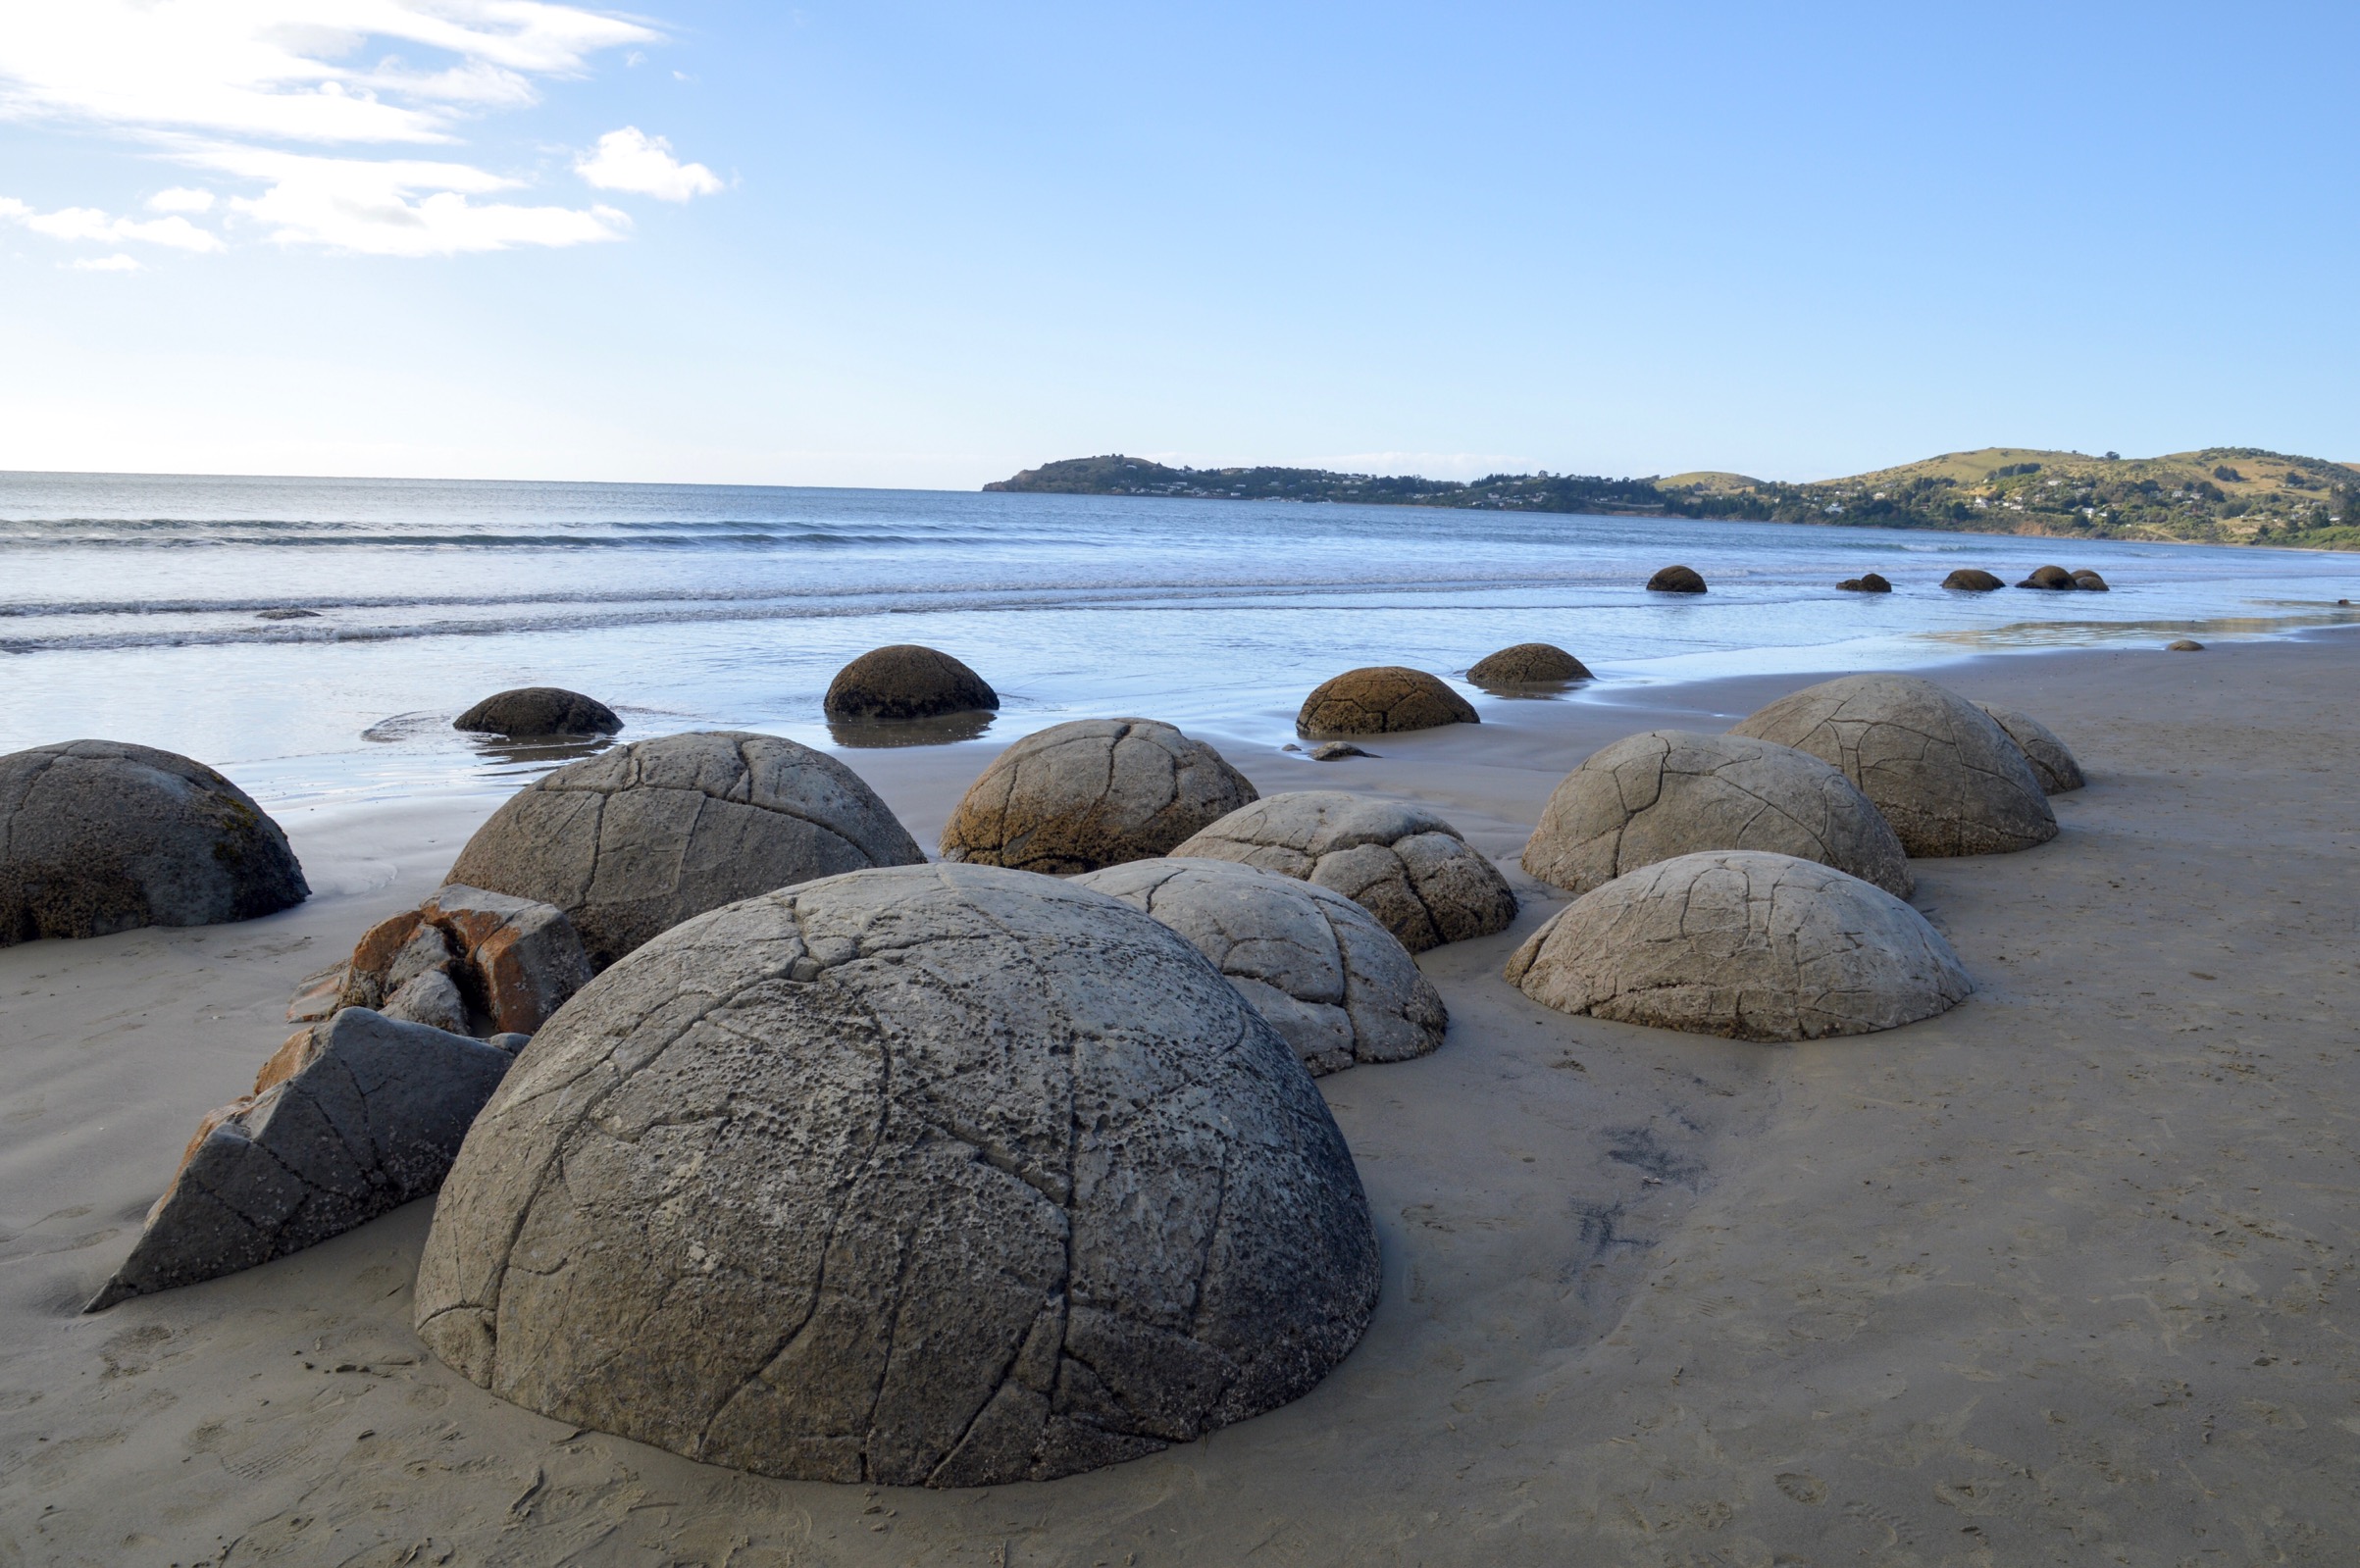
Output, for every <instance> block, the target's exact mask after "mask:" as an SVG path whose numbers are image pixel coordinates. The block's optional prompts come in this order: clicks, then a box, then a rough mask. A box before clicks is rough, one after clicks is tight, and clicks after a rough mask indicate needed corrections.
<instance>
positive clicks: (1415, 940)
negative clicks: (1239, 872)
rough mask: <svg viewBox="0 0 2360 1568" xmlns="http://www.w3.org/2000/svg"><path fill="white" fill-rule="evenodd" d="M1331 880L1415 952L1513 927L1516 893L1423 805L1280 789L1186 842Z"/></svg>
mask: <svg viewBox="0 0 2360 1568" xmlns="http://www.w3.org/2000/svg"><path fill="white" fill-rule="evenodd" d="M1172 853H1173V854H1174V855H1175V856H1198V857H1202V858H1204V859H1206V860H1234V861H1238V862H1241V863H1243V864H1245V865H1249V866H1259V867H1260V868H1261V869H1262V870H1264V871H1274V872H1277V873H1278V874H1279V875H1280V876H1282V877H1299V878H1301V879H1303V880H1304V881H1305V882H1309V883H1316V884H1317V885H1320V886H1322V887H1332V888H1334V889H1335V890H1336V891H1337V892H1340V893H1342V894H1343V895H1344V896H1345V897H1347V898H1350V899H1351V900H1353V902H1355V903H1357V904H1359V905H1360V906H1361V907H1362V908H1364V909H1366V910H1367V911H1368V912H1369V913H1370V914H1372V915H1374V916H1376V918H1377V920H1378V922H1379V923H1380V924H1382V925H1383V926H1384V928H1385V929H1386V930H1387V931H1389V932H1391V933H1393V935H1394V936H1395V937H1396V938H1397V939H1398V940H1399V941H1400V942H1401V944H1402V945H1403V946H1404V947H1407V948H1409V949H1410V951H1411V952H1413V953H1421V952H1424V951H1425V950H1426V949H1427V948H1429V947H1439V946H1441V945H1442V944H1443V943H1444V942H1455V941H1464V940H1466V939H1467V938H1468V937H1470V936H1489V935H1490V934H1491V933H1493V932H1495V931H1505V930H1506V929H1507V928H1508V924H1509V922H1511V921H1513V920H1514V919H1515V916H1516V895H1515V894H1514V893H1513V891H1511V890H1510V888H1509V885H1508V879H1507V878H1505V877H1503V876H1501V875H1500V868H1499V867H1497V866H1495V865H1493V864H1492V863H1491V862H1490V861H1489V860H1488V859H1486V858H1485V857H1484V856H1483V855H1482V853H1481V852H1480V851H1478V850H1476V849H1475V848H1473V847H1472V846H1471V845H1469V844H1468V843H1467V841H1466V840H1465V839H1464V838H1463V837H1462V836H1460V833H1459V830H1458V829H1456V828H1454V827H1452V826H1451V825H1450V824H1449V823H1447V822H1445V821H1443V820H1442V819H1441V818H1440V817H1438V816H1436V815H1435V814H1434V813H1433V812H1431V811H1428V810H1426V809H1425V808H1424V807H1423V806H1412V805H1407V804H1404V803H1403V802H1401V801H1398V800H1379V799H1376V798H1374V797H1372V796H1368V795H1356V794H1349V793H1347V792H1346V791H1344V790H1341V789H1298V790H1293V791H1291V792H1289V793H1287V794H1282V795H1272V796H1270V797H1269V798H1268V799H1266V800H1259V801H1257V802H1255V803H1254V804H1253V805H1251V806H1247V807H1245V808H1243V809H1242V810H1239V811H1234V812H1231V813H1230V814H1229V815H1228V816H1226V817H1223V818H1222V819H1221V820H1220V821H1218V822H1216V823H1214V824H1212V825H1211V826H1210V827H1208V828H1206V830H1205V831H1204V832H1203V833H1201V834H1198V835H1196V836H1195V837H1194V838H1191V839H1189V840H1188V841H1187V842H1186V843H1183V844H1181V845H1179V846H1178V847H1177V848H1175V849H1174V850H1173V851H1172Z"/></svg>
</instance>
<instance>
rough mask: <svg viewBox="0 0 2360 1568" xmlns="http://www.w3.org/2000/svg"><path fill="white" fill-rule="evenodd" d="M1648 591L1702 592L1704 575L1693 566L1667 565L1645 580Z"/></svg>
mask: <svg viewBox="0 0 2360 1568" xmlns="http://www.w3.org/2000/svg"><path fill="white" fill-rule="evenodd" d="M1647 590H1648V591H1649V592H1650V593H1702V592H1704V591H1705V579H1704V575H1703V574H1702V573H1700V572H1698V571H1697V570H1696V569H1695V568H1694V567H1689V566H1667V567H1666V568H1664V570H1663V571H1661V572H1658V573H1657V574H1656V575H1655V576H1654V577H1651V578H1649V579H1648V580H1647Z"/></svg>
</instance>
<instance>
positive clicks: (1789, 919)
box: [1506, 850, 1975, 1040]
mask: <svg viewBox="0 0 2360 1568" xmlns="http://www.w3.org/2000/svg"><path fill="white" fill-rule="evenodd" d="M1506 973H1507V978H1508V980H1509V982H1510V983H1511V984H1512V985H1513V986H1516V987H1517V988H1518V989H1520V990H1522V991H1523V992H1524V994H1525V995H1527V996H1529V997H1531V998H1532V999H1533V1000H1534V1001H1537V1002H1540V1003H1541V1004H1543V1005H1544V1006H1548V1007H1554V1008H1556V1009H1557V1010H1558V1011H1559V1012H1562V1013H1573V1014H1576V1015H1579V1014H1587V1015H1589V1016H1590V1017H1593V1018H1606V1019H1613V1020H1615V1021H1616V1022H1618V1023H1624V1024H1645V1025H1649V1026H1651V1027H1654V1028H1657V1029H1677V1030H1685V1031H1687V1032H1688V1033H1690V1034H1696V1035H1720V1036H1724V1037H1729V1038H1733V1039H1761V1040H1789V1039H1819V1038H1822V1037H1826V1036H1830V1035H1866V1034H1870V1033H1873V1032H1874V1031H1876V1030H1883V1029H1893V1028H1897V1027H1898V1026H1900V1025H1903V1024H1909V1023H1915V1022H1916V1021H1917V1020H1919V1019H1922V1018H1931V1017H1933V1016H1934V1015H1935V1014H1936V1013H1942V1012H1947V1011H1948V1010H1949V1009H1951V1008H1953V1007H1955V1006H1957V1005H1958V1004H1959V1003H1960V1002H1962V1001H1964V1000H1966V999H1967V996H1968V995H1969V993H1970V992H1972V991H1973V990H1974V988H1975V987H1974V985H1973V983H1972V982H1970V981H1969V980H1968V978H1967V972H1966V970H1965V969H1964V968H1962V967H1961V966H1960V964H1959V960H1958V955H1957V954H1956V953H1954V952H1952V951H1951V948H1950V944H1949V943H1948V942H1946V941H1944V940H1943V939H1942V937H1941V936H1940V935H1939V934H1938V933H1936V932H1935V930H1934V929H1933V928H1932V927H1931V926H1929V925H1927V924H1926V923H1925V917H1924V916H1923V915H1921V914H1919V913H1918V912H1917V911H1916V910H1915V909H1912V908H1911V907H1910V906H1909V905H1907V904H1905V903H1903V902H1902V901H1901V900H1900V899H1898V898H1895V897H1894V896H1893V895H1892V894H1891V893H1888V892H1886V891H1884V890H1883V889H1881V888H1878V887H1874V886H1872V885H1869V884H1868V883H1865V882H1862V881H1861V880H1860V879H1859V878H1857V877H1851V876H1847V875H1845V874H1844V873H1843V872H1840V871H1837V870H1835V869H1834V868H1832V867H1829V866H1822V865H1821V864H1819V863H1818V862H1816V861H1810V860H1800V859H1797V858H1796V857H1794V856H1792V855H1774V854H1765V853H1761V852H1757V851H1751V850H1728V851H1719V852H1715V853H1710V854H1697V855H1682V856H1679V857H1678V858H1676V859H1673V860H1665V861H1659V862H1657V863H1656V864H1655V865H1652V866H1648V867H1645V868H1643V869H1641V870H1639V871H1635V872H1633V873H1631V874H1630V875H1628V876H1626V877H1621V878H1618V879H1616V881H1614V882H1611V883H1608V884H1607V885H1605V886H1603V887H1600V888H1599V889H1597V890H1596V891H1595V892H1591V893H1585V894H1584V895H1582V896H1581V897H1580V898H1577V899H1575V900H1574V901H1573V902H1572V903H1570V904H1567V905H1566V906H1565V908H1564V909H1562V910H1560V911H1559V912H1558V914H1557V915H1556V916H1555V917H1554V918H1553V919H1551V920H1550V921H1549V923H1548V924H1547V925H1545V926H1543V927H1541V929H1540V930H1539V931H1537V932H1534V933H1533V934H1532V936H1531V938H1530V939H1529V940H1527V941H1526V942H1525V943H1524V945H1523V946H1521V947H1519V948H1517V949H1516V951H1515V956H1514V957H1513V958H1511V959H1510V960H1509V961H1508V968H1507V972H1506Z"/></svg>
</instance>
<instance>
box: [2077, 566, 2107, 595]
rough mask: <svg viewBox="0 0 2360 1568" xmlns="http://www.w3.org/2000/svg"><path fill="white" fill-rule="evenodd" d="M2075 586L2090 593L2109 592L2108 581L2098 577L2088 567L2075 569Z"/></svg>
mask: <svg viewBox="0 0 2360 1568" xmlns="http://www.w3.org/2000/svg"><path fill="white" fill-rule="evenodd" d="M2074 586H2075V587H2077V588H2081V589H2084V590H2085V591H2087V592H2090V593H2105V592H2107V591H2109V590H2108V588H2107V586H2106V580H2105V579H2104V578H2102V577H2100V576H2098V575H2097V574H2096V573H2095V572H2092V571H2091V570H2090V569H2089V568H2087V567H2078V568H2076V569H2075V572H2074Z"/></svg>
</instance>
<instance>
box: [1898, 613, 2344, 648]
mask: <svg viewBox="0 0 2360 1568" xmlns="http://www.w3.org/2000/svg"><path fill="white" fill-rule="evenodd" d="M2355 625H2360V610H2351V609H2340V608H2337V607H2336V606H2334V605H2328V606H2325V607H2323V608H2321V609H2318V610H2315V611H2313V612H2311V613H2310V614H2308V615H2273V616H2258V615H2221V616H2189V617H2184V618H2181V619H2177V620H2167V619H2158V620H2152V621H2081V622H2074V621H2017V622H2013V623H2011V624H2010V625H2007V626H1995V627H1962V628H1957V629H1953V630H1948V631H1936V632H1918V633H1917V636H1918V638H1919V640H1921V641H1924V642H1938V643H1941V644H1943V645H1944V646H1946V647H1954V648H1971V649H1979V650H1984V651H1990V652H1997V651H1999V650H2001V649H2006V648H2055V647H2110V646H2113V645H2115V644H2118V643H2124V642H2151V641H2153V640H2154V639H2155V638H2157V637H2175V636H2191V635H2193V636H2206V635H2210V636H2216V637H2260V636H2273V635H2277V634H2280V633H2283V632H2289V631H2294V630H2296V629H2299V628H2304V627H2332V626H2355Z"/></svg>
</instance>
